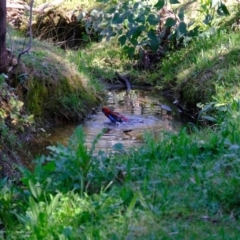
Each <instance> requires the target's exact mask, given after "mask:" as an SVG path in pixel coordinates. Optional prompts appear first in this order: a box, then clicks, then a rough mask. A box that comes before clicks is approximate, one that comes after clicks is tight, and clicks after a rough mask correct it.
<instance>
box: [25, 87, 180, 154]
mask: <svg viewBox="0 0 240 240" xmlns="http://www.w3.org/2000/svg"><path fill="white" fill-rule="evenodd" d="M104 106H107V107H110V108H112V109H113V110H114V111H116V112H119V113H121V114H123V115H124V116H126V117H127V118H128V119H129V121H128V122H124V123H116V124H115V123H111V122H110V120H109V119H108V118H106V117H105V115H104V114H103V113H102V111H101V108H99V109H98V110H96V111H93V114H92V115H90V116H89V118H88V119H87V120H85V121H84V123H75V124H64V125H58V126H56V127H53V128H51V129H49V130H47V132H46V133H44V134H42V135H41V136H40V138H38V139H36V140H35V141H33V142H32V143H31V146H30V148H29V149H30V151H31V153H32V155H33V156H34V157H36V156H37V155H41V154H47V150H46V147H47V146H49V145H56V144H57V143H61V144H64V145H66V144H67V143H68V140H69V137H70V136H71V135H72V134H73V133H74V130H75V129H76V128H77V127H78V126H79V125H82V127H83V130H84V133H85V137H86V143H85V144H86V145H87V146H88V147H91V145H92V142H93V141H94V139H95V137H96V136H97V134H99V133H100V132H101V131H102V130H103V129H104V128H105V129H107V131H106V132H105V133H104V134H103V136H102V137H101V138H100V139H99V140H98V143H97V144H96V151H97V152H98V151H99V150H104V151H105V152H109V151H112V149H113V146H114V145H115V144H116V143H122V144H123V145H124V146H125V147H135V146H140V145H141V144H142V143H143V134H144V132H151V133H153V134H154V135H155V136H157V135H159V134H160V133H161V132H162V131H171V132H176V131H178V130H179V129H180V128H181V127H182V125H183V123H184V119H183V117H182V116H181V115H180V114H179V113H178V111H177V110H176V109H175V107H174V105H172V104H171V103H169V101H168V100H167V99H165V98H164V97H162V96H160V95H157V94H154V93H153V92H152V91H148V90H132V91H131V92H130V93H126V91H120V90H111V91H109V92H108V99H107V102H106V104H105V105H104ZM169 108H171V110H172V111H167V110H170V109H169Z"/></svg>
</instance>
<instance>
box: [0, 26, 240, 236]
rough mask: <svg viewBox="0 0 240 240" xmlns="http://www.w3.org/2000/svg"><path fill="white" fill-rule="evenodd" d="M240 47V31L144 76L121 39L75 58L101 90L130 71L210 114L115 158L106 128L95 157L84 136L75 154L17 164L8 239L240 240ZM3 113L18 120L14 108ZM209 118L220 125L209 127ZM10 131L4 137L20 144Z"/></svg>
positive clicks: (0, 199)
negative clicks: (104, 145) (105, 147)
mask: <svg viewBox="0 0 240 240" xmlns="http://www.w3.org/2000/svg"><path fill="white" fill-rule="evenodd" d="M228 26H229V25H228ZM238 41H239V32H238V31H237V30H235V31H232V30H229V29H227V30H226V29H225V30H219V31H216V34H213V35H212V36H209V37H205V38H200V39H197V40H195V41H192V42H191V44H190V45H188V46H186V47H185V48H182V49H180V50H179V51H176V52H170V53H169V54H168V55H167V57H166V58H165V59H163V61H162V62H161V63H159V65H156V69H155V70H156V71H153V72H149V71H142V72H141V76H139V72H137V71H136V69H134V67H129V62H131V61H130V60H128V59H127V58H126V56H125V55H122V54H121V52H120V50H119V49H118V48H116V46H117V44H116V42H114V41H111V42H108V43H104V44H106V45H104V44H103V45H100V44H97V43H93V44H91V46H90V47H89V49H87V48H86V49H84V50H81V51H78V52H74V53H73V52H71V53H67V55H65V56H66V57H67V58H68V61H74V62H75V63H76V64H77V65H78V70H79V71H80V72H81V73H83V74H85V75H87V76H88V77H89V78H91V81H92V82H91V84H95V85H94V89H92V90H93V92H94V91H96V92H98V89H100V88H101V85H98V82H97V80H96V79H98V78H101V77H102V78H103V79H105V80H109V79H112V78H113V76H114V72H115V71H116V70H118V71H121V72H122V71H128V72H129V74H130V79H131V80H133V79H134V80H133V81H134V82H137V83H142V82H143V81H144V83H146V82H148V83H152V84H154V85H155V86H156V87H155V88H156V89H158V90H159V89H165V88H168V89H169V88H170V89H173V90H175V92H176V98H177V99H179V100H181V101H185V103H186V104H189V105H191V106H194V107H198V108H199V110H200V109H201V111H200V114H199V119H198V120H199V122H198V123H199V125H198V124H196V125H193V124H189V125H187V126H186V127H184V128H182V129H181V131H180V132H179V133H176V134H174V133H169V132H162V134H161V135H160V136H159V139H158V140H157V141H156V139H153V137H152V136H151V135H150V134H147V133H146V134H145V136H144V139H145V142H144V145H143V146H142V147H141V148H136V149H134V148H132V149H128V148H127V147H126V146H123V145H122V144H121V143H119V144H117V145H115V146H114V150H115V152H114V153H112V154H110V155H107V154H106V153H105V152H103V151H100V152H98V153H95V152H94V146H95V143H96V142H97V140H98V139H99V138H100V137H101V135H102V134H104V130H103V132H102V133H100V134H99V135H98V136H97V137H96V140H95V141H94V142H93V143H92V148H90V149H87V147H86V146H85V136H84V134H83V131H82V129H81V128H78V129H76V132H75V133H74V135H73V136H72V137H71V138H70V140H69V144H68V145H67V146H63V145H61V144H59V145H57V146H51V147H49V150H50V154H49V155H48V156H41V157H39V158H38V159H35V161H34V163H35V167H34V168H33V170H31V171H30V170H29V169H27V168H24V167H23V166H19V165H16V168H18V169H19V171H20V172H21V174H22V175H21V177H20V178H19V179H8V178H3V179H2V180H1V182H0V223H1V225H0V226H1V229H0V238H2V239H39V240H40V239H239V232H240V229H239V212H240V208H239V203H240V196H239V186H240V184H239V173H240V172H239V171H240V168H239V159H240V137H239V136H240V115H239V110H240V102H239V91H238V90H239V80H238V79H239V47H238ZM106 46H107V47H106ZM35 53H37V54H40V55H41V54H43V53H42V52H41V51H40V52H38V51H36V52H35ZM45 54H47V53H44V54H43V56H42V57H43V58H44V59H45V60H46V59H47V55H45ZM32 59H34V58H32ZM119 59H120V60H119ZM30 62H31V61H30ZM132 63H133V62H132ZM40 67H41V68H40V69H41V70H42V69H44V67H45V66H40ZM42 67H43V68H42ZM1 90H2V91H4V88H1ZM6 97H8V98H9V99H12V104H13V105H10V106H11V107H12V108H14V109H15V115H8V117H9V119H10V120H11V122H12V121H13V123H14V120H15V121H22V124H19V125H17V126H22V128H23V129H21V128H20V129H16V131H20V132H21V131H23V130H24V127H25V125H27V124H30V122H31V121H30V120H31V118H30V119H29V118H28V116H26V118H23V119H22V116H23V115H22V114H21V115H19V114H20V112H21V111H23V110H22V108H21V107H22V105H21V104H20V105H19V103H20V102H19V101H16V98H15V97H14V95H7V94H6V96H5V98H6ZM62 100H63V99H62ZM69 102H70V103H73V102H74V99H72V100H70V101H69ZM75 102H76V101H75ZM17 103H18V104H17ZM14 104H15V105H14ZM0 113H1V114H9V112H8V109H7V108H6V110H5V111H2V110H1V112H0ZM202 119H205V120H208V121H211V123H213V124H212V125H211V126H206V127H204V128H203V127H201V124H200V121H201V120H202ZM1 124H2V125H1V128H0V130H1V138H2V137H3V135H2V134H3V133H4V134H5V135H6V136H7V135H8V136H10V134H9V132H7V131H6V129H7V128H6V127H5V126H4V125H3V123H1ZM11 136H12V137H13V138H14V135H11ZM13 142H14V141H13ZM13 148H14V145H13ZM10 150H11V149H10ZM93 153H94V154H93Z"/></svg>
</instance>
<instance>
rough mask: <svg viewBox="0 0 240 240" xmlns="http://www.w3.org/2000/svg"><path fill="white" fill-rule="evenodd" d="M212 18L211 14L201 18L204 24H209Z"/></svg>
mask: <svg viewBox="0 0 240 240" xmlns="http://www.w3.org/2000/svg"><path fill="white" fill-rule="evenodd" d="M212 20H213V17H212V16H211V15H209V14H207V15H206V16H205V19H204V20H203V22H204V23H205V24H206V25H211V22H212Z"/></svg>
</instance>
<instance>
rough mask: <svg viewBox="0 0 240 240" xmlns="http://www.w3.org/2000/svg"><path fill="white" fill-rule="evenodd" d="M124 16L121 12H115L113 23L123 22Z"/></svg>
mask: <svg viewBox="0 0 240 240" xmlns="http://www.w3.org/2000/svg"><path fill="white" fill-rule="evenodd" d="M123 21H124V18H123V17H122V16H120V14H119V13H115V14H114V17H113V19H112V24H121V23H123Z"/></svg>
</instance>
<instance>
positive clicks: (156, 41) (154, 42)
mask: <svg viewBox="0 0 240 240" xmlns="http://www.w3.org/2000/svg"><path fill="white" fill-rule="evenodd" d="M148 37H149V39H150V47H151V49H152V50H153V51H157V49H158V47H159V43H160V41H159V39H158V38H157V36H156V31H155V30H153V29H151V30H150V31H149V32H148Z"/></svg>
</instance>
